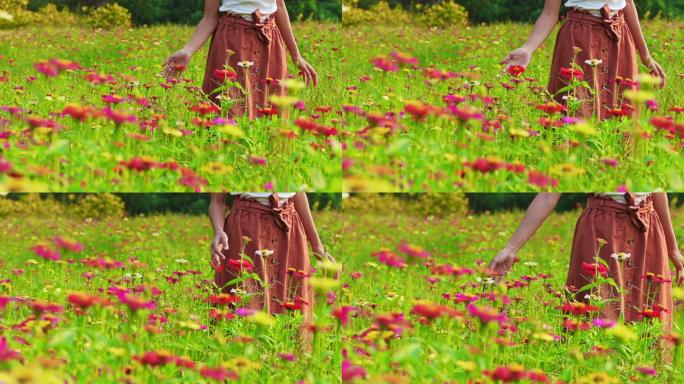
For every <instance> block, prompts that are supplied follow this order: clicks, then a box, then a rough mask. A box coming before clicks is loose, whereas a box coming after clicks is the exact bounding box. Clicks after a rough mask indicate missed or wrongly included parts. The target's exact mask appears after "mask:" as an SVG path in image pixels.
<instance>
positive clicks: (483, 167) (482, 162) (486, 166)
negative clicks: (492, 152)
mask: <svg viewBox="0 0 684 384" xmlns="http://www.w3.org/2000/svg"><path fill="white" fill-rule="evenodd" d="M463 165H465V166H466V167H468V168H470V169H472V170H473V171H478V172H480V173H491V172H495V171H497V170H499V169H501V168H504V167H505V166H506V165H505V164H504V163H503V162H501V161H500V160H496V159H477V160H475V161H473V162H466V163H464V164H463Z"/></svg>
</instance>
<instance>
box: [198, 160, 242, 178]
mask: <svg viewBox="0 0 684 384" xmlns="http://www.w3.org/2000/svg"><path fill="white" fill-rule="evenodd" d="M234 169H235V168H233V167H231V166H230V165H227V164H223V163H209V164H207V165H205V166H204V167H202V171H203V172H206V173H209V174H212V175H227V174H229V173H231V172H233V170H234Z"/></svg>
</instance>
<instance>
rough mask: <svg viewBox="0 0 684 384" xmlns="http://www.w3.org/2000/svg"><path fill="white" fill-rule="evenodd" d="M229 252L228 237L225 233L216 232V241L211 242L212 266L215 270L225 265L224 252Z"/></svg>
mask: <svg viewBox="0 0 684 384" xmlns="http://www.w3.org/2000/svg"><path fill="white" fill-rule="evenodd" d="M227 250H228V235H226V233H225V232H223V231H220V232H216V234H215V235H214V241H212V242H211V266H212V268H214V269H218V267H219V266H221V265H223V264H224V263H225V261H226V257H225V256H224V255H223V252H224V251H227Z"/></svg>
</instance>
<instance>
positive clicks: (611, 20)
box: [566, 4, 625, 42]
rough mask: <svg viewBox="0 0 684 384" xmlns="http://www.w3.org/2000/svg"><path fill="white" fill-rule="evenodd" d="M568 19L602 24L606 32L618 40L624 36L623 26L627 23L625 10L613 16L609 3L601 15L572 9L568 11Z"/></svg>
mask: <svg viewBox="0 0 684 384" xmlns="http://www.w3.org/2000/svg"><path fill="white" fill-rule="evenodd" d="M566 20H568V21H576V22H579V23H585V24H593V25H600V26H602V27H603V29H604V30H605V31H606V34H607V35H608V36H609V37H610V38H611V39H612V40H614V41H616V42H619V41H620V38H621V36H622V32H621V28H622V26H624V25H625V15H624V12H623V11H619V12H617V13H616V14H615V16H612V17H611V15H610V7H609V6H608V5H607V4H606V5H604V6H603V8H601V17H596V16H594V15H592V14H591V13H588V12H585V11H581V10H572V11H570V12H568V16H567V18H566Z"/></svg>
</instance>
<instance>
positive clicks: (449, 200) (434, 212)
mask: <svg viewBox="0 0 684 384" xmlns="http://www.w3.org/2000/svg"><path fill="white" fill-rule="evenodd" d="M342 208H343V210H344V212H345V213H346V214H347V215H350V214H355V213H360V212H373V213H376V214H385V215H394V214H397V213H399V212H410V213H412V214H415V215H420V216H436V217H446V216H450V215H455V216H463V215H465V214H466V213H467V212H468V198H467V197H466V195H465V194H463V193H413V194H412V193H407V194H379V193H359V194H353V195H351V196H350V197H349V198H347V199H345V200H344V201H343V204H342Z"/></svg>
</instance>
